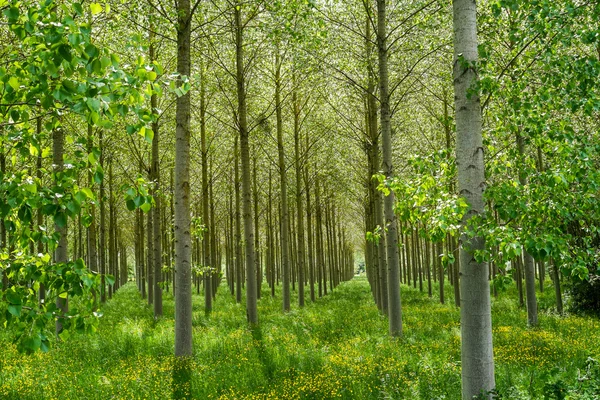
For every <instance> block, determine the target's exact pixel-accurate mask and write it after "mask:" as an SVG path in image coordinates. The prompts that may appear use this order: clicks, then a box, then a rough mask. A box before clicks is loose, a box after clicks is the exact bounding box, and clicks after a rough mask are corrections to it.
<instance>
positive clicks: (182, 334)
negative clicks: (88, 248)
mask: <svg viewBox="0 0 600 400" xmlns="http://www.w3.org/2000/svg"><path fill="white" fill-rule="evenodd" d="M177 13H178V19H177V73H178V74H179V75H180V77H182V78H183V77H185V78H188V77H189V76H190V37H191V14H190V1H189V0H179V1H178V2H177ZM190 114H191V109H190V93H189V92H187V93H185V94H184V95H183V96H180V97H178V98H177V104H176V111H175V119H176V124H177V126H176V129H175V173H174V178H175V193H174V203H175V204H174V207H175V221H174V222H175V223H174V228H175V271H176V274H175V280H176V286H177V292H176V294H175V356H176V357H185V358H187V357H191V355H192V270H191V258H192V254H191V250H192V236H191V220H190Z"/></svg>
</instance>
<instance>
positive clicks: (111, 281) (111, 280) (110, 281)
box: [104, 274, 115, 286]
mask: <svg viewBox="0 0 600 400" xmlns="http://www.w3.org/2000/svg"><path fill="white" fill-rule="evenodd" d="M104 280H105V281H106V283H108V284H109V285H111V286H112V285H114V284H115V277H114V276H112V275H109V274H106V275H104Z"/></svg>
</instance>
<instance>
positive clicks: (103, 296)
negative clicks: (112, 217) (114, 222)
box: [99, 129, 106, 303]
mask: <svg viewBox="0 0 600 400" xmlns="http://www.w3.org/2000/svg"><path fill="white" fill-rule="evenodd" d="M99 147H100V166H101V167H102V169H104V131H103V130H102V129H100V139H99ZM99 250H100V301H101V302H102V303H105V302H106V280H105V277H104V276H105V275H106V207H105V201H104V179H102V181H100V245H99Z"/></svg>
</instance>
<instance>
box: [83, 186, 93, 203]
mask: <svg viewBox="0 0 600 400" xmlns="http://www.w3.org/2000/svg"><path fill="white" fill-rule="evenodd" d="M80 191H81V192H82V193H83V194H85V196H86V197H87V198H88V199H92V200H93V199H94V193H93V192H92V191H91V189H90V188H81V189H80Z"/></svg>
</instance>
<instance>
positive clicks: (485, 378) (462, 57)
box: [454, 0, 495, 400]
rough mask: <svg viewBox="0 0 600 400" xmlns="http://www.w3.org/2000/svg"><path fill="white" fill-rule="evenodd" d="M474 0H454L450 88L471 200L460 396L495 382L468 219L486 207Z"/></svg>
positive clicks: (485, 294) (464, 192)
mask: <svg viewBox="0 0 600 400" xmlns="http://www.w3.org/2000/svg"><path fill="white" fill-rule="evenodd" d="M476 8H477V7H476V4H475V1H474V0H454V54H455V56H454V92H455V109H456V163H457V167H458V190H459V194H460V196H463V197H464V198H465V199H466V201H467V203H468V204H469V205H470V210H469V211H468V212H467V213H466V214H465V216H464V217H463V221H462V223H463V232H462V234H461V238H460V241H461V243H460V293H461V307H460V321H461V337H462V341H461V342H462V346H461V363H462V397H463V399H465V400H466V399H472V398H473V396H478V395H480V394H482V393H485V394H484V396H485V397H486V398H491V394H490V393H489V392H490V391H491V390H492V389H494V387H495V381H494V356H493V346H492V317H491V306H490V286H489V282H488V267H487V263H481V262H477V261H476V260H475V257H474V252H475V251H478V250H483V249H484V246H485V243H484V240H483V238H481V237H474V238H469V237H468V235H466V234H465V233H464V230H465V229H469V220H470V219H471V218H472V217H474V216H477V215H479V214H482V213H483V212H484V201H483V191H484V189H485V177H484V161H483V140H482V135H481V105H480V100H479V96H478V95H477V94H475V93H472V91H473V88H474V86H475V83H476V82H477V79H478V77H477V70H476V67H477V65H476V63H477V60H478V57H477V14H476Z"/></svg>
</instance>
